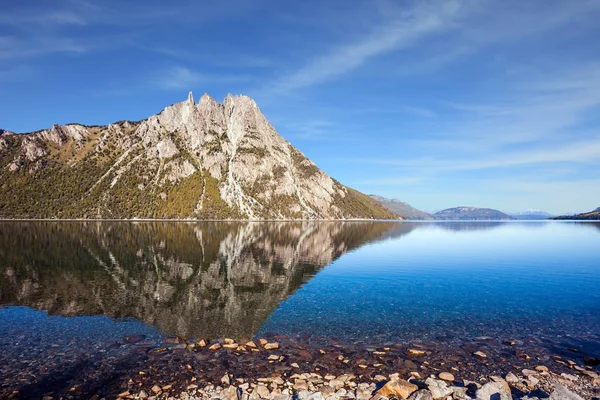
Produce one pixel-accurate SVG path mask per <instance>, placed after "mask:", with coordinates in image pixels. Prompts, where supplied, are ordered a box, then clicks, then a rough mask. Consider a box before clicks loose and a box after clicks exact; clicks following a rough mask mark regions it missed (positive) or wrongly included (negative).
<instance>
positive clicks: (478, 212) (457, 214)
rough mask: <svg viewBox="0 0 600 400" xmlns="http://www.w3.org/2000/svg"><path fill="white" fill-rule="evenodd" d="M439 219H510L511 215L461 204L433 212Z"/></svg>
mask: <svg viewBox="0 0 600 400" xmlns="http://www.w3.org/2000/svg"><path fill="white" fill-rule="evenodd" d="M433 216H434V217H435V218H437V219H445V220H449V219H457V220H488V221H489V220H510V219H513V218H512V217H511V216H510V215H508V214H505V213H503V212H502V211H498V210H495V209H493V208H480V207H468V206H460V207H453V208H446V209H444V210H440V211H438V212H436V213H434V214H433Z"/></svg>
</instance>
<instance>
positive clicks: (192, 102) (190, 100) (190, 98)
mask: <svg viewBox="0 0 600 400" xmlns="http://www.w3.org/2000/svg"><path fill="white" fill-rule="evenodd" d="M187 101H188V103H190V104H195V103H194V94H193V93H192V92H191V91H190V92H189V93H188V98H187Z"/></svg>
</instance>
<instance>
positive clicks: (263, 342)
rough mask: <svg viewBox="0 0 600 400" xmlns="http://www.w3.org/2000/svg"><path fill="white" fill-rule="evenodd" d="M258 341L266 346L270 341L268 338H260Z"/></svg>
mask: <svg viewBox="0 0 600 400" xmlns="http://www.w3.org/2000/svg"><path fill="white" fill-rule="evenodd" d="M258 343H260V345H261V346H264V345H265V344H267V343H269V342H268V341H267V339H258Z"/></svg>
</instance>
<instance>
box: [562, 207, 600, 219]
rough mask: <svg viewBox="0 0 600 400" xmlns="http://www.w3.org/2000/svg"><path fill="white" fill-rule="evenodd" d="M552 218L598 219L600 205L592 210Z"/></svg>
mask: <svg viewBox="0 0 600 400" xmlns="http://www.w3.org/2000/svg"><path fill="white" fill-rule="evenodd" d="M553 219H590V220H600V207H598V208H596V209H595V210H594V211H590V212H586V213H581V214H575V215H563V216H560V217H556V218H553Z"/></svg>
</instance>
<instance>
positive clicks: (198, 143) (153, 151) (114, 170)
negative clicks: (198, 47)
mask: <svg viewBox="0 0 600 400" xmlns="http://www.w3.org/2000/svg"><path fill="white" fill-rule="evenodd" d="M18 136H19V140H18V141H19V142H20V147H14V146H13V147H10V151H11V153H10V154H8V153H7V156H4V154H2V153H0V156H2V157H0V178H1V179H2V180H3V181H5V180H6V179H8V180H11V179H15V178H13V176H14V175H15V174H20V173H25V171H27V173H28V174H29V175H30V176H31V179H32V181H31V182H30V184H28V185H25V186H23V185H20V186H19V185H17V186H18V187H19V189H18V190H17V191H25V192H27V191H28V190H29V189H30V188H31V190H34V188H35V187H38V186H40V185H41V186H43V185H44V184H45V181H46V180H48V179H50V175H52V174H60V176H61V179H64V180H65V181H66V180H69V179H70V180H72V181H77V182H81V181H83V182H84V183H82V184H81V185H79V186H77V187H76V188H72V185H70V184H69V185H68V186H69V187H70V188H71V189H69V190H70V192H69V195H68V196H64V195H62V194H61V192H60V190H59V188H57V190H58V192H57V193H56V197H55V198H54V197H53V198H51V199H49V200H48V201H49V202H50V204H52V206H46V207H41V206H40V204H42V202H40V203H35V204H34V205H31V207H27V208H25V206H26V205H25V204H21V203H23V202H20V201H19V200H20V199H21V196H15V195H13V194H11V195H10V196H9V195H4V194H3V192H2V191H8V192H7V193H13V192H11V190H12V189H11V188H12V186H11V185H10V184H9V185H4V186H3V187H2V188H0V189H1V190H0V210H9V211H10V210H13V209H14V210H17V211H11V212H13V214H10V213H9V214H6V215H4V216H12V215H16V216H22V215H20V214H19V212H18V210H22V209H26V210H34V212H35V214H33V215H34V216H43V217H50V218H52V217H53V216H59V215H60V216H63V217H66V216H70V217H75V216H77V217H79V218H82V217H85V218H90V217H93V218H97V217H110V218H143V217H145V218H148V217H150V218H248V219H262V218H272V219H282V218H284V219H306V218H310V219H314V218H321V219H348V218H394V217H397V216H395V215H394V214H393V213H392V212H390V211H388V210H387V209H386V208H385V207H383V206H382V205H381V204H379V203H377V202H376V201H375V200H373V199H371V198H369V197H368V196H365V195H363V194H361V193H359V192H356V191H354V190H352V189H350V188H347V187H345V186H343V185H341V184H339V183H338V182H336V181H335V180H333V179H331V178H330V177H329V176H328V175H327V174H325V173H324V172H323V171H321V170H319V168H317V166H316V165H315V164H314V163H313V162H312V161H310V160H308V159H307V158H306V157H305V156H304V155H303V154H302V153H301V152H300V151H299V150H298V149H296V148H294V147H293V146H292V145H291V144H290V143H289V142H287V141H286V140H285V139H284V138H282V137H281V136H280V135H279V134H278V133H277V131H276V130H275V128H274V127H273V126H272V125H271V124H270V123H269V121H267V119H266V118H265V116H264V115H263V114H262V112H261V110H260V108H259V107H258V106H257V104H256V102H255V101H254V100H253V99H252V98H250V97H248V96H244V95H236V96H234V95H231V94H229V95H227V96H226V97H225V99H224V100H223V103H222V104H219V103H218V102H216V101H215V100H214V99H213V98H212V97H210V96H209V95H208V94H204V95H203V96H202V97H201V98H200V101H199V102H198V103H197V104H195V103H194V97H193V94H192V92H190V93H189V94H188V97H187V99H186V100H184V101H182V102H179V103H175V104H173V105H171V106H168V107H166V108H164V109H163V110H162V111H161V112H160V113H159V114H157V115H152V116H151V117H149V118H148V119H146V120H143V121H140V122H136V123H130V124H124V123H114V124H111V125H109V126H105V127H85V126H83V125H78V124H70V125H65V126H60V125H54V126H53V127H52V128H51V129H49V130H43V131H39V132H37V133H32V134H24V135H18ZM6 140H7V139H5V138H4V136H3V137H2V141H6ZM7 143H8V142H6V143H4V144H2V143H0V151H3V152H5V151H7V150H6V149H9V146H7ZM50 143H53V145H52V146H47V144H50ZM67 143H74V144H73V145H71V144H70V145H69V146H65V144H67ZM56 145H58V147H59V148H64V149H63V150H60V149H57V148H56V147H57V146H56ZM48 161H52V162H48ZM48 165H51V166H52V170H50V169H48V168H49V167H48ZM7 173H8V174H9V175H8V176H5V174H7ZM10 173H12V174H13V175H10ZM16 182H17V181H16V180H15V184H17V183H16ZM65 185H67V183H66V182H65ZM13 189H15V188H13ZM38 189H39V190H42V191H43V192H48V190H47V189H45V188H44V189H42V188H38ZM34 193H39V191H35V192H34ZM34 193H29V192H27V194H23V196H22V198H32V199H35V198H36V195H34ZM69 196H71V197H69ZM3 201H4V202H11V204H10V205H7V206H6V207H4V204H3ZM13 202H14V203H13ZM63 202H64V203H63ZM25 203H26V202H25ZM55 203H56V204H55ZM44 204H45V203H44ZM40 207H41V208H40ZM54 209H56V210H59V211H58V212H59V214H48V212H53V211H52V210H54ZM65 210H66V211H65ZM28 212H29V211H28ZM65 213H66V214H65ZM67 214H68V215H67ZM28 215H29V214H28ZM2 216H3V214H2V213H0V217H2Z"/></svg>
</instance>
